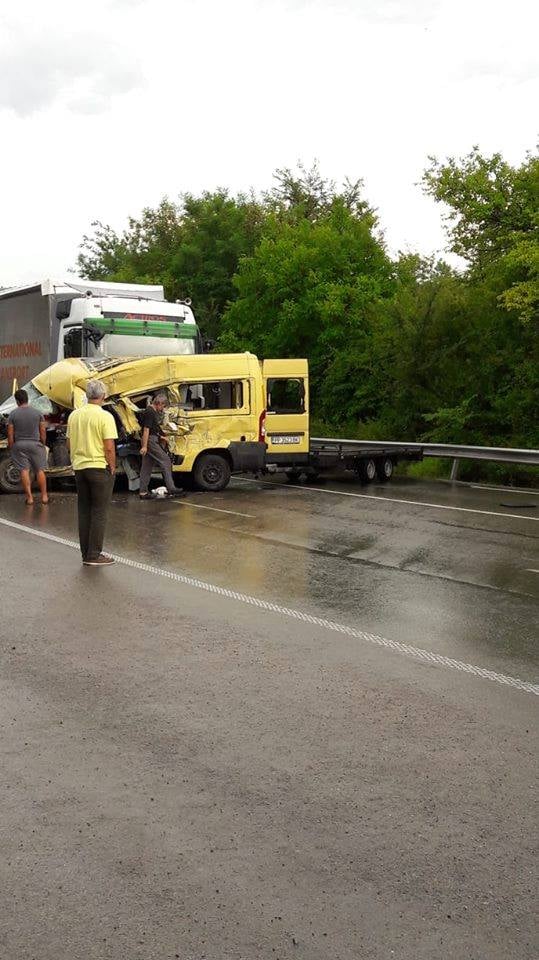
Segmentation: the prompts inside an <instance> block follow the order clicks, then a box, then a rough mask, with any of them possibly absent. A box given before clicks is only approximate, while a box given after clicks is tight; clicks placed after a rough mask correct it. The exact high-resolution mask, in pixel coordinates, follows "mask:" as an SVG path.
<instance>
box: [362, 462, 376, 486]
mask: <svg viewBox="0 0 539 960" xmlns="http://www.w3.org/2000/svg"><path fill="white" fill-rule="evenodd" d="M357 472H358V474H359V478H360V480H363V482H364V483H372V481H373V480H374V478H375V476H376V462H375V461H374V460H373V459H372V457H370V458H369V459H368V460H362V461H361V463H360V464H359V467H358V470H357Z"/></svg>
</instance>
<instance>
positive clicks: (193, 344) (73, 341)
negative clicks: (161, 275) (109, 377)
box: [56, 294, 200, 360]
mask: <svg viewBox="0 0 539 960" xmlns="http://www.w3.org/2000/svg"><path fill="white" fill-rule="evenodd" d="M56 317H57V319H58V321H59V331H58V348H57V355H56V360H64V359H67V358H68V357H89V358H93V359H96V360H102V359H104V358H105V357H131V356H146V357H155V356H162V355H165V354H166V355H167V356H172V355H176V356H180V355H189V354H194V353H198V352H199V351H200V336H199V331H198V327H197V325H196V323H195V318H194V316H193V311H192V310H191V308H190V306H189V304H188V303H167V302H165V301H158V300H145V299H142V298H137V299H130V298H127V297H114V296H103V297H98V296H93V295H92V294H89V295H87V296H86V297H77V298H75V299H70V300H60V301H59V303H58V304H57V307H56Z"/></svg>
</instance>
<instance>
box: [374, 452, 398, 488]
mask: <svg viewBox="0 0 539 960" xmlns="http://www.w3.org/2000/svg"><path fill="white" fill-rule="evenodd" d="M393 468H394V463H393V460H392V459H391V457H382V458H381V460H377V461H376V476H377V477H378V479H379V480H381V481H382V483H387V481H388V480H391V477H392V476H393Z"/></svg>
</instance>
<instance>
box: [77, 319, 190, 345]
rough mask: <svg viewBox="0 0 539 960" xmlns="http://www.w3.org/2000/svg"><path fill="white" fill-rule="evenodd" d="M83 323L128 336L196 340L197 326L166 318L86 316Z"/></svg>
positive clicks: (106, 331) (103, 330)
mask: <svg viewBox="0 0 539 960" xmlns="http://www.w3.org/2000/svg"><path fill="white" fill-rule="evenodd" d="M84 325H85V326H89V327H95V328H96V329H97V330H100V331H101V332H102V333H117V334H123V336H128V337H129V336H130V337H168V338H171V339H181V340H196V337H197V328H196V326H195V324H192V323H175V322H173V321H172V322H169V321H166V320H132V319H129V318H127V317H125V318H124V317H120V318H114V319H110V318H108V317H86V318H85V320H84Z"/></svg>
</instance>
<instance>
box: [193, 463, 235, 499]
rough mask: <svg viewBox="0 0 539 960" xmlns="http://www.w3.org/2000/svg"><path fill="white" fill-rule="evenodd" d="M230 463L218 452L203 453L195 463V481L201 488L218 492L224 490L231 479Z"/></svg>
mask: <svg viewBox="0 0 539 960" xmlns="http://www.w3.org/2000/svg"><path fill="white" fill-rule="evenodd" d="M230 473H231V470H230V464H229V462H228V460H226V459H225V457H221V456H220V455H219V454H218V453H203V454H201V455H200V457H199V458H198V460H197V462H196V463H195V467H194V470H193V478H194V481H195V483H196V485H197V487H198V488H199V490H208V491H210V492H212V493H216V492H218V491H219V490H224V489H225V487H226V486H228V483H229V481H230Z"/></svg>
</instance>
